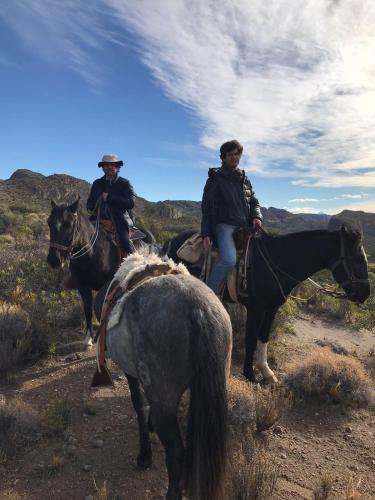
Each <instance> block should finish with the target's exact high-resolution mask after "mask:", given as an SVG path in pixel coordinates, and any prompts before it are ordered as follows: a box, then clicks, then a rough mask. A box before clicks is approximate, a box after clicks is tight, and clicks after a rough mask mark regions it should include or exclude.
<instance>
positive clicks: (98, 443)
mask: <svg viewBox="0 0 375 500" xmlns="http://www.w3.org/2000/svg"><path fill="white" fill-rule="evenodd" d="M92 445H93V447H94V448H102V447H103V445H104V441H103V440H102V439H94V441H93V442H92Z"/></svg>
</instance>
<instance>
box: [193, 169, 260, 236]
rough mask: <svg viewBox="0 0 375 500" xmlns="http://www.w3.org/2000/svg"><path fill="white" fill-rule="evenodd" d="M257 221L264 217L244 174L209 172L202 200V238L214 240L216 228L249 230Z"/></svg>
mask: <svg viewBox="0 0 375 500" xmlns="http://www.w3.org/2000/svg"><path fill="white" fill-rule="evenodd" d="M254 218H257V219H260V220H262V213H261V211H260V206H259V201H258V199H257V198H256V196H255V193H254V191H253V188H252V186H251V183H250V181H249V179H248V177H247V176H246V174H245V172H244V170H240V169H239V168H236V169H235V170H233V171H230V170H229V169H227V168H226V167H225V166H221V167H220V168H210V170H209V171H208V179H207V182H206V185H205V187H204V191H203V199H202V227H201V232H202V236H203V238H204V237H206V236H209V237H210V238H211V239H212V240H214V239H215V227H216V224H219V223H225V224H231V225H233V226H248V225H250V224H251V222H252V220H253V219H254Z"/></svg>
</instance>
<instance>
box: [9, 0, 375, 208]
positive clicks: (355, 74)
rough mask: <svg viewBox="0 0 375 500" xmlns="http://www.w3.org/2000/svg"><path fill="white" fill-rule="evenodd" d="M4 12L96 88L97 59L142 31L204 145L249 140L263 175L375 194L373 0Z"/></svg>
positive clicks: (18, 6)
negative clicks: (374, 191)
mask: <svg viewBox="0 0 375 500" xmlns="http://www.w3.org/2000/svg"><path fill="white" fill-rule="evenodd" d="M0 15H1V16H2V17H3V19H4V20H5V21H6V22H7V23H8V24H9V26H10V27H11V28H12V29H13V30H14V31H15V32H16V33H17V34H18V35H19V37H20V38H21V39H22V40H23V41H24V42H25V44H26V45H27V46H28V47H30V49H31V50H34V51H35V52H37V53H38V54H40V57H43V58H44V59H46V60H47V61H49V62H51V63H54V64H56V63H59V61H60V60H62V61H65V62H66V63H67V64H68V66H69V67H70V68H71V69H72V70H74V71H76V72H78V73H79V74H80V75H81V76H82V77H83V78H84V79H85V80H86V81H88V82H89V83H90V84H91V85H93V86H97V85H100V82H101V80H102V78H103V71H102V69H103V68H102V65H103V60H105V58H103V57H101V59H100V63H98V59H95V54H96V55H97V54H98V53H100V52H101V53H102V56H103V54H104V53H105V49H106V47H107V46H108V44H110V43H112V44H120V45H121V44H122V43H123V40H124V39H126V36H127V34H128V33H131V35H132V39H133V40H132V42H133V43H134V46H135V48H136V50H137V51H138V53H139V56H140V58H141V59H142V61H143V63H144V64H145V65H146V66H147V67H148V68H149V70H150V72H151V74H152V75H153V78H154V79H155V81H156V82H157V83H158V84H159V85H160V87H161V88H162V90H163V92H164V93H165V94H166V95H167V96H168V97H169V98H170V99H172V100H173V101H175V102H178V103H180V104H182V105H183V106H185V107H186V108H187V109H188V110H190V112H191V113H192V114H193V115H194V116H195V117H196V120H197V123H198V124H199V127H200V130H201V138H200V141H201V145H202V146H203V147H204V148H206V149H208V150H210V151H217V149H218V146H219V145H220V144H221V143H222V142H223V141H225V140H227V139H229V138H233V137H235V138H238V140H240V141H241V142H243V144H244V146H245V151H244V159H243V164H244V166H245V167H246V168H247V169H250V170H251V171H252V172H253V173H256V174H257V175H259V176H264V177H267V178H281V177H286V178H289V179H290V181H291V182H293V184H295V185H299V186H310V187H329V188H335V187H348V188H349V187H367V188H369V187H375V78H374V77H375V58H374V57H373V54H374V53H375V37H374V35H373V34H374V31H375V2H373V1H372V0H362V1H361V2H359V1H358V0H347V1H345V2H344V1H339V0H315V1H314V2H306V1H305V0H283V1H280V0H269V1H268V2H264V1H263V0H252V1H251V2H249V1H248V0H236V2H233V1H230V0H217V1H216V2H202V1H198V0H192V1H188V0H179V1H176V0H159V1H158V2H155V1H153V0H137V1H131V0H96V1H93V2H87V3H83V2H81V1H79V0H69V1H68V2H60V1H58V0H29V1H25V0H23V1H20V0H18V1H17V0H13V2H3V3H2V5H1V6H0ZM109 18H110V19H111V26H113V23H114V22H116V26H117V27H118V29H119V30H118V31H116V32H114V31H113V29H112V30H111V29H109V28H108V25H109V24H108V22H107V21H108V19H109ZM116 29H117V28H116ZM121 30H122V31H121ZM307 208H308V207H307Z"/></svg>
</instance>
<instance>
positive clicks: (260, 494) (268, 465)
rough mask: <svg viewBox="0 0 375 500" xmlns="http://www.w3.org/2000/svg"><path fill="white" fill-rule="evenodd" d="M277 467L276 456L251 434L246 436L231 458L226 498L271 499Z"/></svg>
mask: <svg viewBox="0 0 375 500" xmlns="http://www.w3.org/2000/svg"><path fill="white" fill-rule="evenodd" d="M279 471H280V467H279V465H278V463H277V462H276V460H275V458H274V457H273V456H272V455H271V454H270V453H269V452H268V451H267V450H266V449H265V448H264V447H263V446H261V445H259V444H258V443H257V442H256V441H255V440H254V439H253V438H252V436H251V435H248V436H245V440H244V441H243V442H242V443H241V445H240V447H239V449H238V450H237V451H235V452H234V453H233V456H232V459H231V465H230V470H229V478H228V483H227V495H226V498H228V499H230V500H270V499H271V498H272V495H273V492H274V489H275V486H276V482H277V479H278V476H279Z"/></svg>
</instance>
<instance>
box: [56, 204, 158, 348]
mask: <svg viewBox="0 0 375 500" xmlns="http://www.w3.org/2000/svg"><path fill="white" fill-rule="evenodd" d="M51 205H52V210H51V213H50V216H49V217H48V226H49V229H50V247H49V252H48V256H47V262H48V264H50V265H51V266H52V267H60V266H61V265H62V263H63V262H64V261H65V260H67V259H68V260H69V270H70V273H71V275H72V278H73V280H74V282H75V284H76V287H77V290H78V292H79V294H80V296H81V298H82V302H83V307H84V313H85V318H86V337H85V343H87V344H91V343H92V337H93V329H92V307H93V294H92V292H93V290H95V291H98V290H100V288H101V287H102V286H103V285H104V284H105V283H107V282H108V281H110V280H111V279H112V278H113V275H114V274H115V272H116V270H117V268H118V266H119V264H120V262H121V256H120V252H119V249H118V247H117V246H116V245H115V244H114V243H113V241H110V240H109V239H108V237H107V234H106V233H105V231H104V230H103V229H102V228H101V227H100V225H99V224H97V225H96V226H94V225H93V224H92V223H91V222H90V220H89V219H88V217H85V216H84V215H82V214H81V213H80V212H79V211H78V208H79V198H78V200H76V201H75V202H74V203H72V204H71V205H66V204H61V205H57V204H56V203H55V202H54V201H53V200H52V201H51ZM145 233H146V234H147V238H148V240H146V241H147V243H150V244H153V243H154V242H155V239H153V240H152V238H153V237H152V235H151V233H149V232H145Z"/></svg>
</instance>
